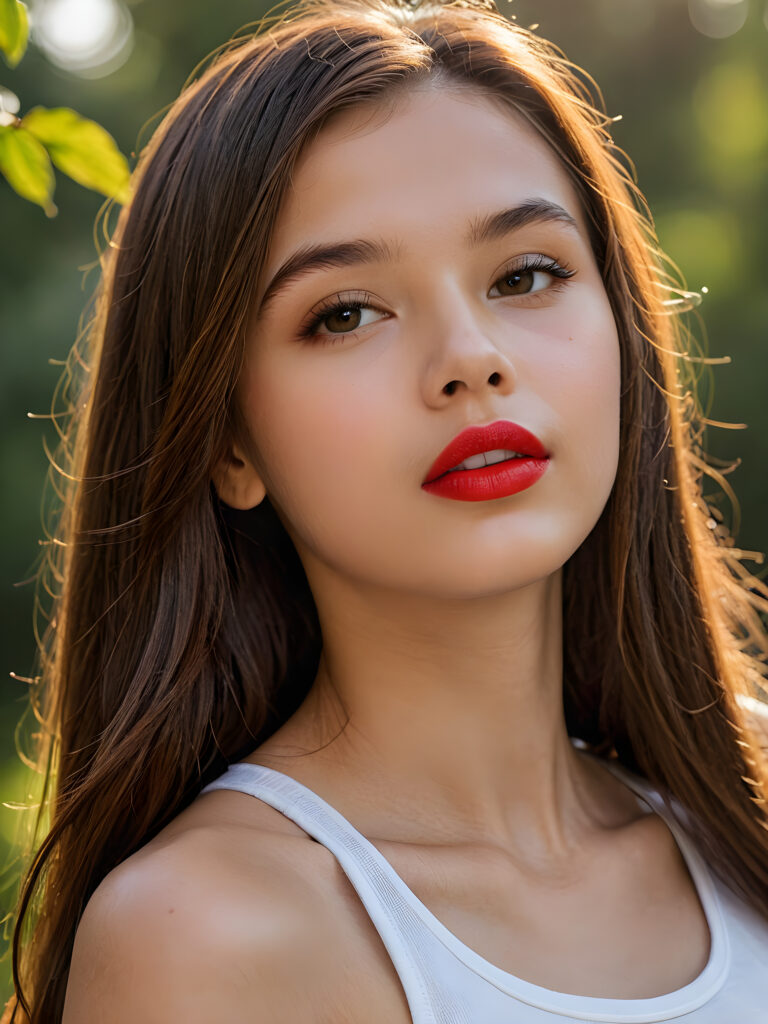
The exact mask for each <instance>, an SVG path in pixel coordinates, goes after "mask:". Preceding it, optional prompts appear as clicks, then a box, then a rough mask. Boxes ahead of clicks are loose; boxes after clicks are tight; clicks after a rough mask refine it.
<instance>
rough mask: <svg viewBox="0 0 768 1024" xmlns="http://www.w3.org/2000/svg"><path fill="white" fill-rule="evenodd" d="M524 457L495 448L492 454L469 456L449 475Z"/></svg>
mask: <svg viewBox="0 0 768 1024" xmlns="http://www.w3.org/2000/svg"><path fill="white" fill-rule="evenodd" d="M524 458H525V456H524V455H521V454H520V453H519V452H513V451H511V450H510V449H509V448H495V449H494V450H493V451H492V452H481V453H480V454H479V455H470V457H469V458H468V459H464V461H463V462H460V463H459V465H458V466H454V467H453V469H449V470H448V472H449V473H456V472H458V470H460V469H480V467H481V466H493V465H495V464H496V463H497V462H504V461H505V460H506V459H524Z"/></svg>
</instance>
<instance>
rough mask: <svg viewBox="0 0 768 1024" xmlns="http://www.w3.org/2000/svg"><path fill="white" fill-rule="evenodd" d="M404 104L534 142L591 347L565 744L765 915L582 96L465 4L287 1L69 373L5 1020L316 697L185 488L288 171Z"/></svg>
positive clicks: (293, 599) (166, 189) (665, 452)
mask: <svg viewBox="0 0 768 1024" xmlns="http://www.w3.org/2000/svg"><path fill="white" fill-rule="evenodd" d="M427 79H430V80H437V81H441V82H443V83H446V84H455V85H461V86H462V87H470V88H473V89H476V90H481V91H482V92H483V93H484V94H486V95H487V96H489V97H492V98H494V100H495V101H496V102H501V103H503V104H506V105H507V107H508V108H511V109H514V110H515V111H518V112H520V113H522V114H523V115H524V116H525V117H526V118H527V119H528V121H529V122H530V124H531V125H532V126H533V127H534V128H535V129H536V130H537V131H538V132H540V133H541V135H542V136H543V137H544V138H545V139H546V140H547V142H548V143H549V144H550V145H551V147H552V149H553V150H554V151H555V153H556V154H557V156H558V157H559V158H560V160H562V162H563V165H564V166H565V168H566V169H567V171H568V173H569V174H570V176H571V179H572V181H573V183H574V186H575V187H576V189H577V190H578V194H579V196H580V199H581V202H582V203H583V207H584V211H585V213H586V217H587V221H588V224H589V229H590V233H591V242H592V246H593V249H594V252H595V257H596V259H597V263H598V266H599V267H600V269H601V273H602V276H603V280H604V283H605V288H606V291H607V294H608V296H609V298H610V301H611V304H612V309H613V313H614V316H615V319H616V323H617V325H618V331H619V336H620V345H621V365H622V371H621V373H622V381H621V388H622V391H621V427H620V430H621V450H620V459H619V466H618V473H617V478H616V481H615V485H614V487H613V490H612V493H611V495H610V498H609V501H608V503H607V506H606V508H605V510H604V511H603V513H602V515H601V517H600V519H599V521H598V523H597V524H596V526H595V527H594V529H593V530H592V532H591V534H590V535H589V537H588V538H587V539H586V540H585V541H584V543H583V544H582V545H581V547H580V548H579V549H578V551H576V553H575V554H574V555H573V556H572V558H571V559H570V560H569V561H568V563H567V565H566V566H565V570H564V581H563V582H564V602H563V605H564V606H563V611H564V648H565V665H564V700H565V714H566V722H567V727H568V731H569V733H570V734H571V735H572V736H574V737H580V738H581V739H582V740H583V741H584V743H585V744H586V746H587V748H588V749H589V750H591V751H592V752H593V753H595V754H597V755H599V756H602V757H611V758H613V757H618V759H619V761H620V762H621V763H622V764H624V765H625V766H626V767H627V768H629V769H630V770H631V771H634V772H636V773H638V774H640V775H642V776H644V777H645V778H647V779H648V780H649V781H650V782H651V783H652V784H654V785H655V786H656V787H657V788H659V789H660V790H661V791H662V792H663V793H665V794H669V795H670V797H674V798H675V799H676V801H679V803H680V805H682V807H683V808H684V809H687V811H688V812H689V815H687V816H686V823H687V824H686V827H688V828H689V830H690V831H691V832H692V834H693V835H694V838H695V840H696V841H697V843H698V844H699V846H700V848H701V849H702V851H703V853H704V855H705V856H706V858H707V860H708V862H709V863H710V865H711V866H712V868H713V869H714V870H715V871H716V872H717V874H718V875H719V876H720V877H721V878H722V879H723V880H724V881H725V882H726V883H727V884H728V885H730V886H731V887H732V888H733V890H734V891H736V892H738V893H740V894H741V895H742V896H743V897H744V898H746V899H748V900H749V902H750V903H751V905H752V906H753V907H755V908H757V910H758V911H759V912H761V913H762V914H764V915H765V916H766V918H767V919H768V819H767V818H766V806H765V798H766V795H768V770H767V765H766V760H765V757H764V755H763V753H762V752H761V750H760V748H759V745H758V742H757V734H756V732H755V731H754V730H753V729H752V728H751V727H750V725H749V720H748V719H747V717H746V714H745V710H744V704H745V703H748V701H749V699H750V698H754V697H756V696H759V694H760V693H761V692H762V691H761V689H760V686H761V683H762V680H763V659H764V657H765V654H766V649H767V645H766V639H765V632H764V630H763V626H762V622H761V619H760V614H759V613H760V611H762V610H765V609H768V602H767V601H766V598H767V597H768V593H766V591H765V589H764V588H763V586H762V584H760V583H759V582H758V581H757V580H756V579H754V578H753V577H750V575H749V573H748V572H747V570H746V569H745V568H744V567H743V565H742V561H741V559H742V558H743V557H744V553H743V552H739V551H738V550H737V549H736V548H735V547H734V546H733V540H732V538H731V537H730V536H729V534H728V531H727V529H726V528H725V526H724V524H723V523H721V522H719V520H720V519H722V515H721V514H720V515H718V514H716V511H715V510H714V509H713V508H711V507H709V505H708V503H707V501H705V499H704V497H703V495H702V480H703V479H705V478H711V477H713V476H715V477H716V476H717V472H716V471H715V470H713V469H712V467H711V466H710V465H709V463H708V462H707V458H706V456H705V454H704V452H703V450H702V447H701V437H702V425H703V422H704V421H703V417H702V415H701V413H700V411H699V410H698V408H697V405H696V401H695V399H694V394H695V383H696V376H697V373H698V372H699V368H700V365H701V363H696V361H695V359H692V358H691V357H690V354H689V355H688V356H686V355H685V353H686V352H687V351H688V350H689V349H691V347H692V338H691V336H690V332H689V331H688V330H687V328H686V326H685V325H684V320H683V319H682V318H681V317H680V316H678V315H676V312H677V309H678V307H677V306H676V305H675V302H679V301H681V296H682V298H683V299H684V298H685V294H684V292H683V290H682V284H681V283H680V282H679V281H676V279H675V278H674V277H673V276H672V275H671V273H670V271H669V270H668V269H665V268H666V267H667V266H671V264H669V263H668V261H665V258H664V257H663V255H662V253H661V252H660V250H659V247H658V244H657V241H656V237H655V234H654V229H653V222H652V220H651V216H650V213H649V212H648V209H647V206H646V205H645V202H644V200H643V198H642V196H641V194H640V192H639V191H638V188H637V187H636V184H635V182H634V178H633V171H632V167H631V164H630V163H629V162H628V160H627V159H626V157H625V156H624V154H623V153H622V151H621V150H620V149H618V148H617V146H616V145H615V143H614V142H613V141H612V138H611V134H610V125H611V119H610V118H608V117H607V115H606V113H605V108H604V104H603V100H602V97H601V95H600V93H599V90H598V89H597V87H596V86H595V85H594V83H593V82H592V80H591V79H589V77H588V76H586V75H585V74H584V73H583V72H582V71H580V70H579V69H577V68H575V67H574V66H573V65H571V64H570V63H569V62H568V61H567V60H566V58H565V57H564V55H563V54H562V52H561V51H560V50H558V49H557V48H556V47H555V46H553V45H552V44H550V43H548V42H546V41H544V40H542V39H541V38H539V37H537V36H536V35H535V34H534V32H532V31H528V30H525V29H523V28H521V27H520V26H518V25H517V24H515V22H514V21H510V20H507V19H506V18H504V17H503V16H502V15H501V14H500V13H499V12H498V10H497V9H496V8H495V6H494V5H493V3H492V2H491V0H467V2H454V3H448V4H437V3H432V2H429V0H427V2H426V3H424V4H422V5H421V6H418V7H413V6H411V5H409V4H408V3H405V2H404V3H398V2H397V0H340V2H334V0H301V2H300V3H299V4H298V6H294V7H292V8H289V9H287V10H286V11H285V12H284V13H283V14H282V15H277V14H275V15H273V16H272V17H271V18H270V19H268V20H265V21H264V22H262V23H261V24H260V25H259V26H258V28H257V30H256V32H255V33H250V34H249V35H248V36H247V37H245V38H242V37H241V38H236V39H234V40H231V41H230V42H229V43H227V44H225V46H224V47H223V48H220V50H219V51H218V52H217V53H216V54H215V57H214V59H213V61H212V62H211V63H210V64H209V65H208V66H207V67H205V68H198V69H196V72H195V73H193V77H192V79H191V80H190V82H189V83H188V84H187V86H186V87H185V88H184V90H183V91H182V93H181V95H180V97H179V99H178V100H177V101H176V102H175V103H174V104H173V105H172V107H171V108H170V110H169V111H168V113H167V114H166V116H165V117H164V119H163V121H162V123H161V124H160V125H159V127H158V128H157V129H156V131H155V132H154V135H153V136H152V138H151V139H150V141H149V142H148V144H147V145H146V147H145V148H144V149H143V150H142V152H141V154H140V158H139V161H138V165H137V167H136V169H135V171H134V175H133V186H132V197H131V199H130V201H129V202H128V203H127V204H126V205H125V206H124V207H123V209H122V210H121V212H120V215H119V219H118V222H117V225H116V228H115V231H114V234H113V236H112V239H111V241H110V244H109V247H108V248H107V249H106V250H105V251H104V253H102V254H101V266H102V276H101V280H100V284H99V287H98V290H97V293H96V296H95V305H94V311H93V315H92V316H91V319H90V321H89V323H88V324H87V329H86V330H85V331H84V332H83V335H82V337H81V338H80V339H79V340H78V342H77V343H76V344H75V346H74V347H73V350H72V355H71V358H70V360H69V364H68V368H67V373H66V379H65V384H66V386H67V401H68V402H69V407H70V413H71V414H70V419H69V421H68V423H67V426H66V429H62V443H61V446H60V449H59V451H58V454H57V455H56V456H55V458H54V459H53V462H52V478H53V482H54V484H55V486H56V488H57V493H58V494H59V495H60V496H61V501H60V503H59V513H58V521H57V526H56V532H55V535H54V534H53V533H52V534H51V543H50V544H48V545H47V546H46V548H45V551H46V559H45V564H44V565H43V566H42V567H41V574H40V590H41V593H43V592H44V590H45V589H46V588H47V589H49V590H50V591H51V592H52V593H53V599H52V603H51V605H50V615H49V622H48V625H47V628H46V630H45V633H44V636H43V637H42V638H41V643H40V655H39V669H40V672H39V676H38V677H37V678H36V679H35V680H34V683H33V686H32V702H31V706H32V708H33V709H34V711H35V714H36V717H37V718H38V719H39V721H40V722H41V723H42V731H41V733H40V734H39V745H38V748H37V750H36V752H35V757H34V759H35V760H36V762H37V765H38V771H39V773H40V775H41V789H42V792H41V801H40V805H39V811H38V815H37V821H36V825H35V834H36V836H38V837H40V833H42V832H45V835H44V836H43V837H42V838H38V839H33V841H32V845H31V847H30V859H29V866H28V870H27V873H26V876H25V878H24V879H23V884H22V886H21V891H20V897H19V902H18V907H17V910H16V915H15V916H16V926H15V931H14V935H13V973H14V982H15V987H16V995H15V997H14V998H13V999H12V1004H13V1006H14V1007H15V1010H14V1019H17V1020H18V1019H19V1017H21V1016H22V1011H23V1013H25V1014H26V1017H27V1019H29V1020H30V1021H31V1022H32V1024H51V1022H53V1021H57V1020H59V1019H60V1017H61V1013H62V1007H63V1003H64V994H65V989H66V984H67V974H68V968H69V962H70V958H71V952H72V945H73V939H74V934H75V930H76V928H77V925H78V921H79V919H80V916H81V914H82V911H83V908H84V906H85V904H86V902H87V901H88V899H89V897H90V895H91V894H92V893H93V891H94V889H95V888H96V887H97V885H98V884H99V883H100V882H101V880H102V879H103V878H104V877H105V876H106V875H107V873H108V872H109V871H110V870H111V869H113V868H114V867H115V866H116V865H117V864H119V863H120V862H121V861H123V860H124V859H125V858H126V857H128V856H129V855H130V854H132V853H133V852H134V851H136V850H137V849H138V848H139V847H141V846H142V845H143V844H145V843H146V842H147V841H148V840H149V839H150V838H152V837H153V836H154V835H155V834H156V833H157V832H158V831H159V830H160V829H161V828H162V827H163V826H164V825H165V824H167V823H168V822H169V821H170V820H171V819H172V818H173V817H174V816H175V815H176V814H177V813H178V812H179V811H180V810H181V809H182V808H184V807H185V806H186V805H187V804H189V803H190V801H192V800H193V799H194V797H195V796H196V794H197V793H198V791H199V790H200V788H201V787H202V786H203V785H205V784H206V783H207V782H208V781H210V780H211V779H213V778H214V777H215V776H216V775H218V774H219V773H220V772H222V771H223V770H224V768H225V767H226V766H227V764H228V763H230V762H232V761H234V760H237V759H239V758H241V757H243V756H244V755H245V754H247V753H248V752H249V751H251V750H252V749H253V748H254V747H255V746H256V745H257V744H259V743H260V742H262V741H263V740H265V739H266V738H267V737H268V736H269V735H270V734H271V733H272V732H274V730H275V729H276V728H277V727H278V726H279V725H280V724H281V723H282V722H284V721H285V719H286V718H287V717H288V716H289V715H290V714H291V713H292V711H293V710H294V709H295V708H296V707H297V706H298V705H299V703H301V701H302V699H303V698H304V696H305V695H306V693H307V691H308V689H309V686H310V685H311V683H312V681H313V679H314V673H315V670H316V668H317V664H318V659H319V655H320V648H321V640H322V638H321V634H320V629H319V624H318V619H317V613H316V609H315V605H314V601H313V598H312V594H311V592H310V590H309V587H308V584H307V580H306V576H305V575H304V572H303V569H302V565H301V563H300V561H299V558H298V555H297V554H296V550H295V548H294V547H293V544H292V543H291V541H290V539H289V538H288V536H287V534H286V532H285V530H284V528H283V526H282V525H281V523H280V522H279V520H278V518H277V516H276V514H275V512H274V510H273V509H272V507H271V506H270V503H269V499H268V498H267V499H265V501H264V502H263V503H262V504H261V505H260V506H258V507H257V508H255V509H253V510H252V511H249V512H235V511H233V510H231V509H228V508H227V507H226V506H225V505H223V504H222V503H221V502H220V501H219V500H218V499H217V496H216V492H215V490H214V488H213V486H212V484H211V473H212V470H213V467H214V466H215V465H216V463H217V462H218V460H219V458H220V457H221V455H222V454H223V451H224V449H225V444H226V442H227V439H228V438H229V437H230V436H231V434H232V432H233V431H238V430H241V429H242V425H241V421H240V418H239V414H238V410H237V407H236V405H235V402H234V395H235V390H236V384H237V381H238V377H239V373H240V369H241V365H242V362H243V354H244V344H245V332H246V323H247V320H248V315H249V311H250V309H251V307H252V302H253V297H254V295H255V294H256V291H257V289H258V287H259V286H260V281H261V276H262V273H263V270H264V259H265V254H266V252H267V248H268V243H269V240H270V237H271V233H272V231H273V227H274V224H275V221H276V216H277V213H278V210H279V208H280V203H281V200H282V198H283V196H284V193H285V190H286V187H287V183H288V182H289V181H290V177H291V169H292V167H293V166H294V164H295V162H296V160H297V157H298V155H299V154H300V152H301V151H302V148H303V147H304V146H305V145H306V144H307V143H308V142H309V141H310V140H311V139H312V138H314V137H315V136H316V134H317V132H318V131H319V130H320V129H321V128H322V126H323V124H324V122H325V121H326V120H327V119H328V118H329V117H330V116H331V115H333V114H334V113H336V112H338V111H340V110H342V109H344V108H348V107H350V106H352V105H355V104H360V103H364V102H384V101H388V100H389V99H390V98H391V97H393V96H394V95H395V94H396V91H397V90H398V89H408V88H409V85H410V84H411V83H419V82H423V81H425V80H427ZM720 479H721V481H722V483H723V485H724V486H725V487H726V488H727V482H726V481H724V480H722V477H721V478H720ZM713 527H714V528H713ZM745 698H746V700H745ZM670 806H671V805H670ZM672 809H673V811H674V808H672ZM38 842H39V845H37V844H38ZM10 1005H11V1004H9V1011H8V1012H9V1014H10ZM16 1010H17V1011H18V1013H17V1012H16ZM7 1019H8V1018H7Z"/></svg>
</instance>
